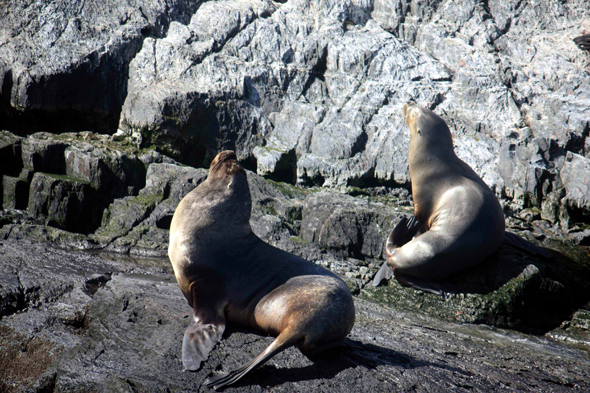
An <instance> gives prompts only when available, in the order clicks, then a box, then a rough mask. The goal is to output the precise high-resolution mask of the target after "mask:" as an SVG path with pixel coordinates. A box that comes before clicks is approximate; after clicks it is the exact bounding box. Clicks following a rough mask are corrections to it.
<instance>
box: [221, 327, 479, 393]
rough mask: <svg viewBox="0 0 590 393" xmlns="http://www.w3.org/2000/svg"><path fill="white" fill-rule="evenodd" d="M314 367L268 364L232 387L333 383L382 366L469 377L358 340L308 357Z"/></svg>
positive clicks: (456, 369) (266, 387)
mask: <svg viewBox="0 0 590 393" xmlns="http://www.w3.org/2000/svg"><path fill="white" fill-rule="evenodd" d="M234 332H242V333H256V332H255V331H252V330H247V329H235V328H234V329H231V330H230V333H229V334H230V335H231V334H232V333H234ZM307 358H308V359H309V360H310V361H312V362H313V364H310V365H307V366H305V367H299V368H290V367H286V368H284V367H275V366H274V365H270V364H268V363H267V364H265V365H263V366H261V367H260V368H258V369H256V370H254V371H252V373H251V374H248V375H246V376H245V377H244V378H242V379H240V380H239V381H238V382H236V383H235V384H234V385H232V387H234V388H240V387H241V388H246V387H248V386H252V385H258V386H260V387H262V388H265V389H269V388H270V389H272V388H275V387H278V386H281V385H284V384H285V383H287V382H292V383H297V382H302V381H311V380H333V379H334V378H335V377H336V376H337V375H338V374H340V373H341V372H343V371H345V370H348V369H354V368H357V367H363V368H366V369H376V368H377V367H379V366H393V367H397V368H403V369H415V368H422V367H436V368H440V369H444V370H447V371H450V372H454V373H460V374H465V375H468V373H466V372H465V371H464V370H461V369H459V368H457V367H452V366H449V365H447V364H443V363H433V362H429V361H425V360H419V359H415V358H412V357H410V356H408V355H406V354H403V353H401V352H397V351H395V350H392V349H390V348H386V347H381V346H378V345H374V344H366V343H363V342H360V341H357V340H351V339H349V338H346V339H345V346H342V347H339V348H334V349H331V350H327V351H324V352H322V353H320V354H318V355H315V356H313V357H309V356H308V357H307Z"/></svg>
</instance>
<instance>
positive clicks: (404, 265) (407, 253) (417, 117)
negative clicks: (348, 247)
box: [373, 103, 505, 290]
mask: <svg viewBox="0 0 590 393" xmlns="http://www.w3.org/2000/svg"><path fill="white" fill-rule="evenodd" d="M403 115H404V118H405V120H406V123H407V124H408V126H409V128H410V154H409V165H410V179H411V182H412V195H413V198H414V214H415V217H412V218H411V219H410V220H407V219H402V220H401V221H400V222H399V223H398V225H397V226H396V227H395V228H394V229H393V231H392V233H391V235H390V236H389V238H388V240H387V244H386V252H387V256H388V259H387V261H386V263H385V264H384V265H383V267H382V268H381V270H380V271H379V272H378V273H377V276H375V279H374V281H373V283H374V284H375V285H378V284H379V282H380V281H381V280H382V279H384V278H389V277H391V274H395V277H396V279H397V280H398V281H399V282H400V283H402V284H403V285H407V286H416V287H419V288H420V286H421V285H423V283H425V282H426V283H427V282H428V280H440V279H443V278H445V277H448V276H449V275H451V274H453V273H455V272H457V271H460V270H462V269H465V268H467V267H470V266H474V265H477V264H479V263H480V262H482V261H483V260H484V259H486V258H487V257H489V256H490V255H492V254H493V253H494V252H495V251H496V250H497V249H498V248H499V246H500V244H501V243H502V241H503V240H504V230H505V224H504V213H503V211H502V206H501V205H500V202H499V201H498V199H497V198H496V196H495V195H494V193H493V192H492V190H491V189H490V188H489V187H488V186H487V185H486V184H485V183H484V181H483V180H482V179H481V178H480V177H479V176H478V175H477V174H476V173H475V172H474V171H473V169H471V167H469V165H467V164H466V163H464V162H463V161H461V160H460V159H459V158H458V157H457V156H456V155H455V151H454V149H453V141H452V138H451V132H450V131H449V128H448V127H447V125H446V124H445V122H444V120H443V119H441V118H440V117H439V116H437V115H436V114H434V112H432V111H430V110H428V109H425V108H422V107H420V106H418V105H416V104H413V103H408V104H405V105H404V107H403ZM391 269H393V271H392V270H391ZM416 278H417V279H416ZM421 283H422V284H421ZM427 286H428V285H427V284H426V287H427ZM420 289H426V290H427V289H428V288H420Z"/></svg>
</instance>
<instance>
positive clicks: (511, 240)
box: [504, 232, 551, 258]
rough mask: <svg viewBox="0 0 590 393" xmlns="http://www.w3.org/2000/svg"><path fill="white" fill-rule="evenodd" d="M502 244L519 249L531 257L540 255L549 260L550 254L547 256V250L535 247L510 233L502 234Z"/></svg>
mask: <svg viewBox="0 0 590 393" xmlns="http://www.w3.org/2000/svg"><path fill="white" fill-rule="evenodd" d="M504 243H506V244H509V245H511V246H513V247H516V248H519V249H521V250H523V251H526V252H528V253H529V254H532V255H540V256H542V257H545V258H551V254H549V252H547V250H545V249H542V248H541V247H537V246H535V245H534V244H533V243H531V242H529V241H528V240H525V239H523V238H522V237H520V236H518V235H516V234H514V233H511V232H504Z"/></svg>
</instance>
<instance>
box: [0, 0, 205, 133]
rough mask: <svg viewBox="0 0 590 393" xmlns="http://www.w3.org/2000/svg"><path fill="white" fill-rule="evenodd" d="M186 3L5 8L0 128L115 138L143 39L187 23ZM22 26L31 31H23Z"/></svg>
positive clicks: (192, 5)
mask: <svg viewBox="0 0 590 393" xmlns="http://www.w3.org/2000/svg"><path fill="white" fill-rule="evenodd" d="M199 4H200V3H199V2H193V1H186V0H173V1H160V0H158V1H146V2H139V3H137V2H128V1H124V2H120V1H114V0H108V1H102V2H100V3H86V2H83V1H82V2H73V3H72V2H70V1H57V2H51V3H35V2H32V1H25V2H19V1H10V2H5V3H3V4H2V5H1V6H0V7H1V8H0V15H2V17H1V23H0V24H1V25H2V30H0V43H1V44H0V85H1V86H2V89H1V94H2V104H1V109H0V113H1V114H2V116H1V119H2V120H1V123H0V127H2V128H8V129H11V130H13V131H18V132H22V133H31V132H34V131H39V130H47V131H53V130H60V131H62V130H68V131H81V130H95V131H99V132H110V133H113V132H114V131H115V130H116V126H117V121H118V118H119V112H120V110H121V106H122V104H123V101H124V99H125V95H126V90H127V77H128V67H129V62H130V61H131V59H132V58H133V57H134V56H135V54H136V53H137V52H138V51H139V49H140V47H141V43H142V41H143V39H144V37H145V36H162V35H164V34H165V33H166V31H167V30H168V27H169V25H170V23H171V21H174V20H178V21H182V22H184V23H186V22H187V21H188V20H189V19H190V15H191V14H192V13H193V12H194V10H195V9H196V8H197V7H198V6H199ZM23 26H26V27H24V28H23Z"/></svg>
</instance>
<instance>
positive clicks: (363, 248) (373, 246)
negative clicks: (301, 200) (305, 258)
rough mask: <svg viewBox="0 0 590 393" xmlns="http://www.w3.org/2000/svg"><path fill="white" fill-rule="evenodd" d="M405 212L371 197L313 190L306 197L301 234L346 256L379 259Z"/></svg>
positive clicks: (309, 240)
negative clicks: (370, 199)
mask: <svg viewBox="0 0 590 393" xmlns="http://www.w3.org/2000/svg"><path fill="white" fill-rule="evenodd" d="M402 215H404V213H402V212H399V211H398V212H396V211H395V210H393V209H391V208H388V207H387V206H385V205H383V204H380V203H371V202H370V201H369V200H368V199H361V198H354V197H351V196H348V195H339V194H334V193H314V194H311V195H309V196H308V197H307V198H306V199H305V205H304V207H303V218H302V222H301V238H302V239H303V240H305V241H308V242H313V243H317V244H318V245H319V246H320V247H323V248H327V249H330V251H331V252H332V253H335V254H336V255H339V254H341V255H342V256H343V257H345V258H346V257H354V258H362V259H364V258H378V259H380V258H382V257H383V256H384V255H385V251H384V247H385V239H387V236H389V233H390V232H391V230H392V229H393V227H394V226H395V225H394V223H395V222H396V221H398V220H399V219H400V218H401V217H402Z"/></svg>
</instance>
